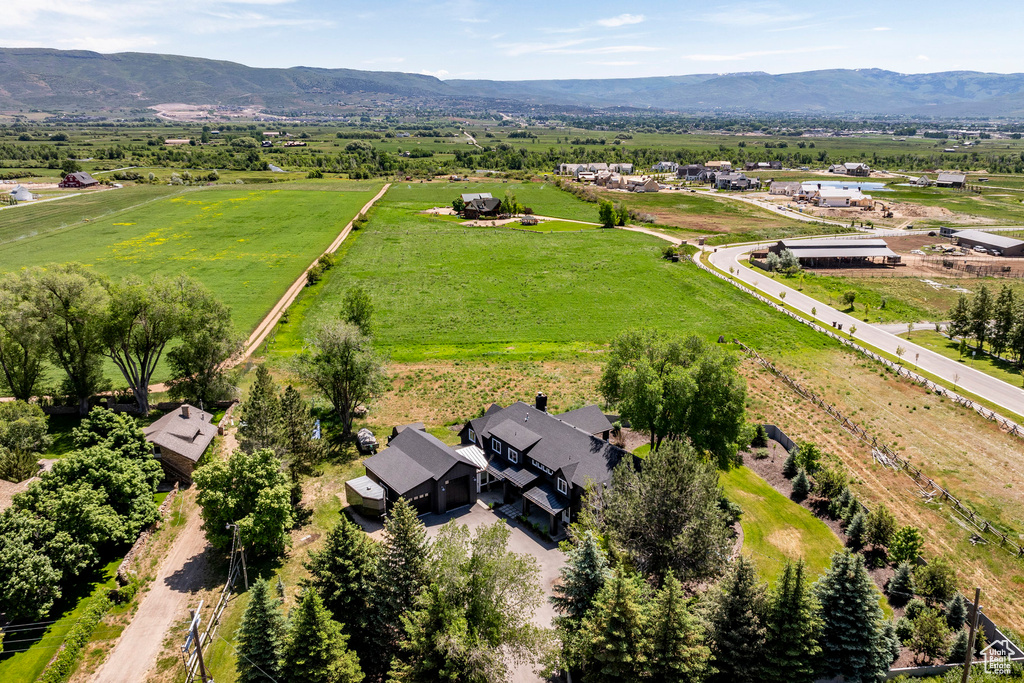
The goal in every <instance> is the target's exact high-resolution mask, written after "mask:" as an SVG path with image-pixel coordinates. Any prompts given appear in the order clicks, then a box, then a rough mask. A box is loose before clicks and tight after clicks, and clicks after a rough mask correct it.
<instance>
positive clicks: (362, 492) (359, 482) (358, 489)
mask: <svg viewBox="0 0 1024 683" xmlns="http://www.w3.org/2000/svg"><path fill="white" fill-rule="evenodd" d="M345 486H346V487H347V488H350V489H352V491H353V492H355V493H356V494H358V495H359V496H360V497H362V498H368V499H370V500H384V489H382V488H381V486H380V484H378V483H377V482H375V481H374V480H373V479H370V478H369V477H367V476H366V475H363V476H361V477H356V478H355V479H349V480H348V481H346V482H345Z"/></svg>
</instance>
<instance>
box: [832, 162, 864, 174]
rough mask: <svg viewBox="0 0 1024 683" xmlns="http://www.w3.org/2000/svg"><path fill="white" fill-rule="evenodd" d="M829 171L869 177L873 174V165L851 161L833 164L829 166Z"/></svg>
mask: <svg viewBox="0 0 1024 683" xmlns="http://www.w3.org/2000/svg"><path fill="white" fill-rule="evenodd" d="M828 172H829V173H838V174H839V175H852V176H858V177H861V178H867V177H868V176H869V175H871V167H870V166H868V165H867V164H862V163H853V162H849V163H845V164H832V165H831V166H829V167H828Z"/></svg>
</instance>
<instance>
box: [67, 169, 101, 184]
mask: <svg viewBox="0 0 1024 683" xmlns="http://www.w3.org/2000/svg"><path fill="white" fill-rule="evenodd" d="M68 178H74V179H75V180H77V181H78V182H80V183H82V184H88V183H98V182H99V181H98V180H96V179H95V178H93V177H92V176H91V175H89V174H88V173H86V172H85V171H75V172H74V173H68V174H67V175H66V176H64V180H67V179H68Z"/></svg>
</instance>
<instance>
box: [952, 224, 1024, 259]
mask: <svg viewBox="0 0 1024 683" xmlns="http://www.w3.org/2000/svg"><path fill="white" fill-rule="evenodd" d="M953 238H954V239H955V240H956V242H957V244H959V245H960V246H961V247H967V248H969V249H973V248H974V247H981V248H982V249H984V250H985V251H987V252H989V253H992V252H997V254H998V255H999V256H1011V257H1021V256H1024V241H1021V240H1019V239H1017V238H1015V237H1007V236H1006V235H1000V234H999V233H996V232H985V231H984V230H957V231H956V233H954V234H953Z"/></svg>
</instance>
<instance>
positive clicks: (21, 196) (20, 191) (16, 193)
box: [11, 185, 36, 202]
mask: <svg viewBox="0 0 1024 683" xmlns="http://www.w3.org/2000/svg"><path fill="white" fill-rule="evenodd" d="M35 198H36V196H35V195H34V194H32V193H31V192H30V191H29V190H28V189H27V188H26V187H24V186H23V185H18V186H17V187H15V188H14V189H13V190H11V199H13V200H14V201H16V202H30V201H32V200H33V199H35Z"/></svg>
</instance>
